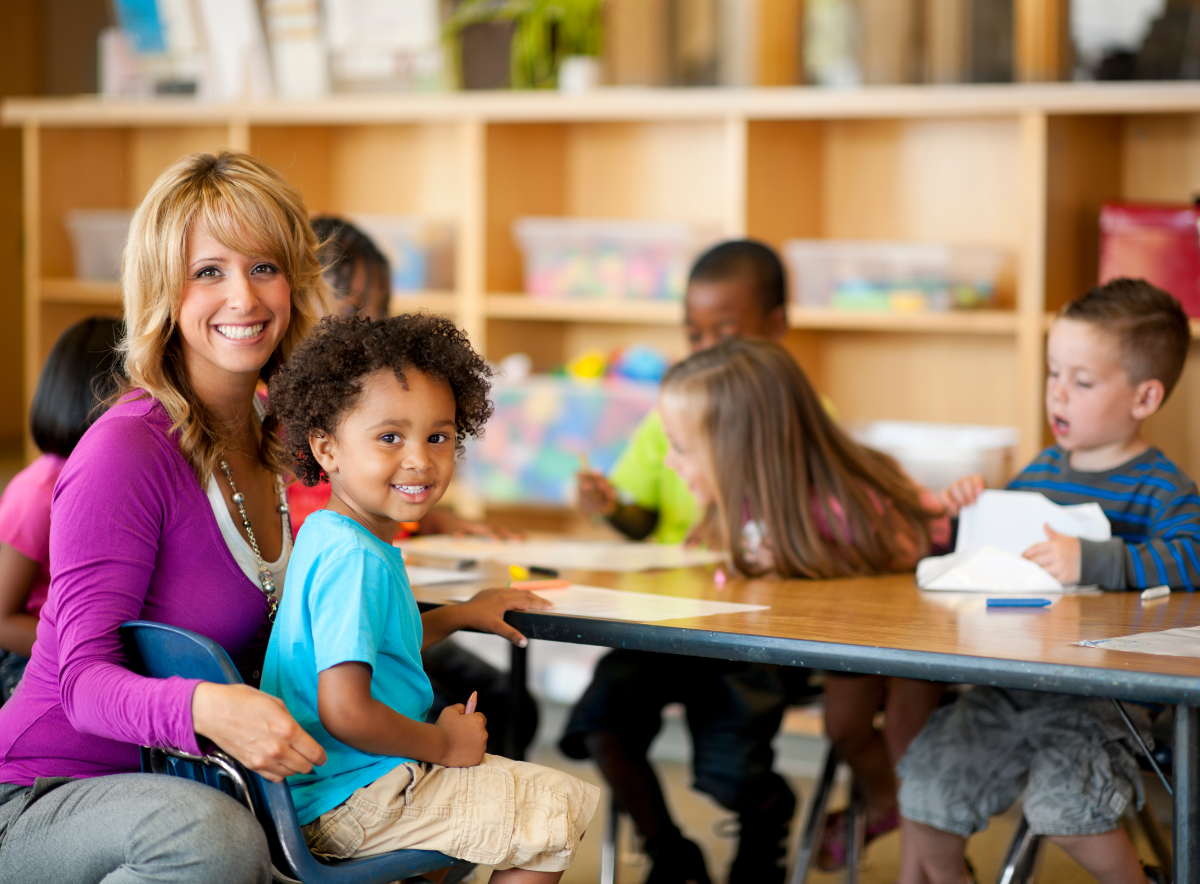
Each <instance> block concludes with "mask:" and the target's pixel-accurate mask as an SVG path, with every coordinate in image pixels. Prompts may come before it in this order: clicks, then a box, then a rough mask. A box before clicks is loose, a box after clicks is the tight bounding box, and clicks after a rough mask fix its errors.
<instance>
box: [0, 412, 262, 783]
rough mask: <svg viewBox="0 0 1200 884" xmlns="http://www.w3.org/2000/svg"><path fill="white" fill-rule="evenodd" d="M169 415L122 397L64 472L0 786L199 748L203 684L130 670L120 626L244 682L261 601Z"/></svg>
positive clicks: (2, 738) (117, 769) (0, 741)
mask: <svg viewBox="0 0 1200 884" xmlns="http://www.w3.org/2000/svg"><path fill="white" fill-rule="evenodd" d="M170 429H171V421H170V418H169V417H168V416H167V414H166V411H165V410H164V409H163V408H162V406H161V405H159V404H158V403H157V402H156V401H155V400H152V399H150V398H149V397H145V396H143V397H141V398H134V394H131V395H130V396H127V397H125V398H124V399H123V400H122V401H121V402H119V403H117V404H116V405H114V406H113V407H112V408H111V409H110V410H109V411H108V412H107V413H106V414H104V415H103V416H102V417H101V418H100V419H99V420H97V421H96V423H95V424H94V425H93V426H92V428H91V429H89V430H88V431H87V433H86V434H85V435H84V437H83V439H82V441H80V443H79V445H78V447H76V449H75V451H74V453H72V455H71V457H70V459H69V460H68V461H67V464H66V466H65V467H64V468H63V471H62V475H61V476H60V477H59V480H58V484H57V486H56V487H55V491H54V502H53V506H52V511H51V521H50V571H51V574H52V577H51V581H50V596H49V599H48V600H47V602H46V605H45V607H43V608H42V613H41V620H40V622H39V623H38V630H37V642H36V643H35V644H34V646H33V657H32V659H31V660H30V662H29V665H28V667H27V668H26V670H25V676H24V678H23V679H22V680H21V684H20V686H19V687H18V689H17V691H16V692H15V694H14V695H13V697H12V699H10V700H9V701H8V702H7V703H5V704H4V706H3V707H0V782H2V783H16V784H21V785H29V784H32V783H33V781H34V779H35V778H36V777H93V776H103V775H105V774H112V773H123V772H126V771H133V770H137V769H138V767H139V764H138V750H137V747H138V746H139V745H146V746H164V747H166V746H170V747H174V748H178V749H183V750H184V751H187V752H192V753H195V752H198V751H199V746H198V745H197V737H196V733H195V731H194V730H193V728H192V711H191V705H192V693H193V691H195V689H196V685H197V684H198V683H199V682H197V681H193V680H186V679H180V678H169V679H163V680H159V679H151V678H143V677H142V676H139V675H135V674H133V673H132V672H130V671H129V669H128V668H127V667H126V661H125V655H124V653H123V651H122V648H121V643H120V639H119V637H118V634H117V627H118V626H119V625H120V624H121V623H123V622H124V621H126V620H154V621H157V622H159V623H169V624H173V625H176V626H182V627H185V628H187V629H191V630H194V631H195V632H198V633H200V634H201V635H206V636H208V637H209V638H211V639H213V640H214V641H216V642H218V643H219V644H221V645H222V646H223V647H224V648H225V649H226V650H227V651H228V652H229V655H230V656H231V657H232V658H233V661H234V663H235V664H236V665H237V666H238V668H239V669H240V670H241V671H242V672H243V674H244V675H247V674H254V670H256V669H257V668H258V667H259V665H260V663H259V662H258V661H261V659H262V656H263V653H264V652H265V650H266V645H267V639H268V637H269V634H270V624H269V622H268V620H267V602H266V597H265V596H264V595H263V593H262V591H261V590H260V589H259V588H258V587H257V586H255V585H254V584H253V583H252V582H251V581H250V580H249V578H247V577H246V575H245V574H244V573H243V572H242V571H241V569H240V568H239V567H238V565H237V563H236V562H235V561H234V559H233V555H232V554H231V553H230V551H229V547H228V546H227V545H226V544H225V541H224V540H223V539H222V537H221V531H220V529H219V528H218V527H217V521H216V518H215V516H214V515H213V510H212V506H211V504H210V503H209V500H208V497H207V495H206V494H205V491H204V489H203V488H202V487H201V485H200V483H199V482H198V481H197V480H196V475H195V473H194V472H193V471H192V469H191V467H189V466H188V464H187V461H186V460H184V458H183V455H182V454H181V453H180V451H179V449H178V447H176V445H175V443H174V442H173V441H172V439H171V436H170Z"/></svg>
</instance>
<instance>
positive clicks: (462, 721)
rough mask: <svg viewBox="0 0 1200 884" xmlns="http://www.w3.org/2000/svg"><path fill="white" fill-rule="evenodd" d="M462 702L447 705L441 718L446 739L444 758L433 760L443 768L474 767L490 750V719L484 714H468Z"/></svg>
mask: <svg viewBox="0 0 1200 884" xmlns="http://www.w3.org/2000/svg"><path fill="white" fill-rule="evenodd" d="M466 712H467V710H466V707H465V706H463V704H462V703H456V704H455V705H453V706H447V707H446V708H445V709H443V710H442V713H441V715H439V716H438V720H437V727H438V730H440V731H441V732H442V736H443V737H444V738H445V740H446V748H445V749H444V750H443V752H442V755H441V757H440V758H436V759H432V760H433V761H435V762H436V763H438V764H440V765H442V767H474V766H475V765H477V764H479V763H480V762H481V761H483V753H484V752H486V751H487V719H486V718H484V716H483V713H482V712H472V713H471V714H470V715H468V714H466Z"/></svg>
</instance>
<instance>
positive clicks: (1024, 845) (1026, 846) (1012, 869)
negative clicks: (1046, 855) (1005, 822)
mask: <svg viewBox="0 0 1200 884" xmlns="http://www.w3.org/2000/svg"><path fill="white" fill-rule="evenodd" d="M1041 842H1042V839H1041V837H1040V836H1039V835H1035V834H1034V833H1033V831H1032V830H1031V829H1030V828H1029V822H1028V821H1027V820H1026V819H1025V816H1024V815H1022V816H1021V822H1020V823H1019V824H1018V825H1017V831H1016V833H1015V834H1014V835H1013V840H1012V843H1011V844H1010V845H1009V848H1008V856H1006V857H1005V858H1004V866H1003V867H1002V868H1001V870H1000V877H999V879H998V881H997V884H1027V882H1029V881H1030V880H1031V878H1032V876H1033V872H1034V867H1035V865H1036V863H1037V855H1038V852H1039V851H1040V849H1041Z"/></svg>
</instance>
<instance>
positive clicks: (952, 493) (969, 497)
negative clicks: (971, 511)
mask: <svg viewBox="0 0 1200 884" xmlns="http://www.w3.org/2000/svg"><path fill="white" fill-rule="evenodd" d="M986 488H987V483H986V482H984V480H983V476H979V475H975V476H964V477H963V478H961V479H959V480H958V481H957V482H955V483H954V484H953V485H951V486H950V487H949V488H947V489H946V490H945V491H943V492H941V493H940V494H938V500H940V501H941V503H942V506H943V507H944V508H945V510H946V515H948V516H957V515H958V513H959V511H960V510H961V509H962V508H963V507H964V506H970V505H971V504H973V503H974V502H975V501H977V500H978V499H979V495H980V494H982V493H983V492H984V490H985V489H986Z"/></svg>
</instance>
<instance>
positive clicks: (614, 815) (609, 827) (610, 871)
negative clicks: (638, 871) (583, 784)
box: [600, 789, 621, 884]
mask: <svg viewBox="0 0 1200 884" xmlns="http://www.w3.org/2000/svg"><path fill="white" fill-rule="evenodd" d="M620 837H621V811H620V809H619V808H618V807H617V796H615V795H614V794H613V793H612V790H611V789H610V790H609V791H608V819H607V820H606V821H605V826H604V840H603V842H601V844H600V884H616V880H617V844H618V843H619V841H620Z"/></svg>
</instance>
